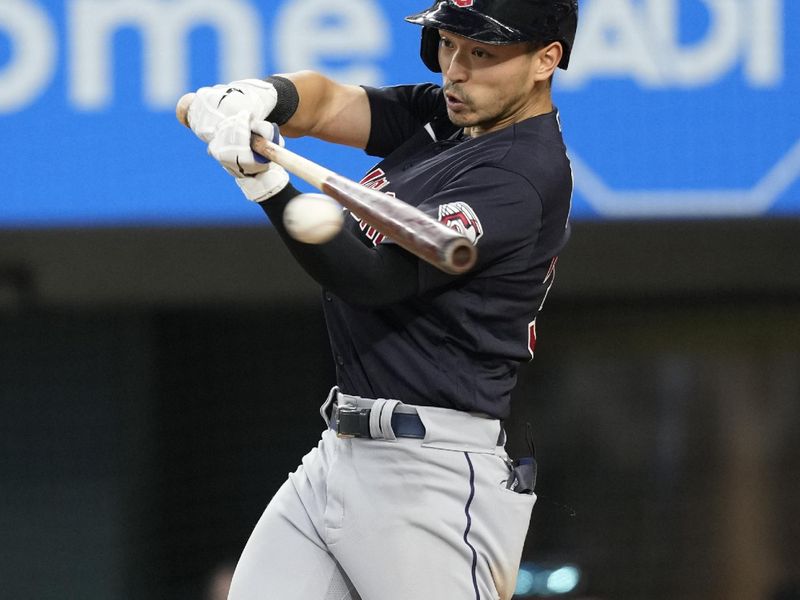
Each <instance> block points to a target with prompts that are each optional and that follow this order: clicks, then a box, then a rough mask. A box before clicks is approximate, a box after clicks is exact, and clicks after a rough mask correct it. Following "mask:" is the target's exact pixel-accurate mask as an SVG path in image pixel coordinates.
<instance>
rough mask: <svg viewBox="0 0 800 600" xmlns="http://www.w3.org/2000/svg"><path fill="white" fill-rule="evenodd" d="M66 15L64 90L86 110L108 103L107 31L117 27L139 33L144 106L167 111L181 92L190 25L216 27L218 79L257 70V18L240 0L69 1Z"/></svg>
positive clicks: (111, 75)
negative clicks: (67, 63)
mask: <svg viewBox="0 0 800 600" xmlns="http://www.w3.org/2000/svg"><path fill="white" fill-rule="evenodd" d="M69 19H70V20H69V34H70V44H71V45H70V49H71V52H70V60H71V63H70V95H71V98H72V100H73V102H74V103H75V104H76V105H77V106H78V107H79V108H82V109H85V110H92V109H98V108H103V107H104V106H107V105H108V104H110V102H111V88H112V84H113V81H114V73H113V69H112V58H113V53H114V50H113V36H114V34H115V33H116V32H117V31H118V30H120V29H121V28H123V27H137V28H138V29H140V30H141V35H142V40H143V48H144V65H145V74H144V97H145V104H146V105H148V106H149V107H150V108H153V109H166V108H172V107H173V106H174V105H175V100H176V99H177V98H178V97H179V96H180V95H181V94H182V93H184V92H185V91H186V88H187V86H188V68H189V59H188V56H187V48H188V34H189V32H190V31H191V30H192V29H193V28H195V27H199V26H203V25H209V26H211V27H213V28H214V29H215V30H216V31H217V33H218V35H219V37H220V52H221V55H222V56H221V61H222V64H221V68H220V74H221V77H222V79H223V80H224V81H230V80H233V79H241V78H245V77H258V76H260V75H261V68H262V60H261V58H262V45H261V38H262V35H261V34H262V29H261V19H260V15H259V14H258V12H257V11H256V10H255V9H254V8H253V6H252V4H251V3H250V2H247V1H245V0H73V2H72V3H71V10H70V13H69Z"/></svg>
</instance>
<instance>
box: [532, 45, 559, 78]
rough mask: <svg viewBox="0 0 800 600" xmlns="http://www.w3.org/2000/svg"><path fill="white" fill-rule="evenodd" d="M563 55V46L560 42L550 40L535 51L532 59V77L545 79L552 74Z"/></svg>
mask: <svg viewBox="0 0 800 600" xmlns="http://www.w3.org/2000/svg"><path fill="white" fill-rule="evenodd" d="M563 55H564V48H563V47H562V46H561V42H550V43H549V44H547V45H546V46H544V47H542V48H539V49H538V50H537V51H536V60H534V69H535V73H534V77H535V79H536V80H537V81H545V80H547V79H550V78H551V77H552V76H553V73H554V72H555V70H556V69H557V68H558V64H559V63H560V62H561V57H562V56H563Z"/></svg>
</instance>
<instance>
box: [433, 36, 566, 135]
mask: <svg viewBox="0 0 800 600" xmlns="http://www.w3.org/2000/svg"><path fill="white" fill-rule="evenodd" d="M439 35H440V36H441V40H440V42H439V65H440V66H441V68H442V79H443V88H444V93H445V99H446V102H447V114H448V116H449V117H450V120H451V121H452V122H453V123H454V124H455V125H457V126H459V127H465V128H469V129H470V134H471V135H473V136H475V135H481V134H483V133H488V132H490V131H496V130H498V129H502V128H503V127H507V126H508V125H511V124H512V123H516V122H518V121H521V120H523V119H526V118H528V117H531V116H534V115H536V114H541V113H542V112H549V111H550V110H552V105H550V103H549V102H550V101H549V95H548V96H547V97H546V98H543V95H542V94H541V93H538V90H539V89H540V88H541V87H542V86H541V85H540V86H539V87H536V83H537V82H538V81H543V77H542V75H541V72H542V69H541V64H540V61H541V56H540V54H541V52H531V51H530V46H529V45H528V44H525V43H522V44H509V45H502V46H501V45H491V44H483V43H481V42H476V41H474V40H470V39H469V38H465V37H462V36H459V35H456V34H454V33H450V32H448V31H442V30H440V31H439Z"/></svg>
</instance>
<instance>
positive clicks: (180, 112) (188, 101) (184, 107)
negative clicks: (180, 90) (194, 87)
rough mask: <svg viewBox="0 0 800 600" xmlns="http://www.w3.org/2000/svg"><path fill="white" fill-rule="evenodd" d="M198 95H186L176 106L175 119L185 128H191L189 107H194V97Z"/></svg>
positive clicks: (192, 93) (190, 93)
mask: <svg viewBox="0 0 800 600" xmlns="http://www.w3.org/2000/svg"><path fill="white" fill-rule="evenodd" d="M196 95H197V94H195V93H194V92H189V93H188V94H184V95H183V96H181V98H180V100H178V103H177V104H176V105H175V118H177V119H178V121H180V123H181V124H182V125H183V126H184V127H189V107H190V106H191V105H192V102H194V97H195V96H196Z"/></svg>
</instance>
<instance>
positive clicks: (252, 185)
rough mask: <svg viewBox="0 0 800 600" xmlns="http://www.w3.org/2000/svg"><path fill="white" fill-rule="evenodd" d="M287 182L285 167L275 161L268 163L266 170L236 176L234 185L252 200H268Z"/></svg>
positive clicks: (287, 175)
mask: <svg viewBox="0 0 800 600" xmlns="http://www.w3.org/2000/svg"><path fill="white" fill-rule="evenodd" d="M288 183H289V174H288V173H287V172H286V169H284V168H283V167H281V166H280V165H276V164H275V163H270V164H269V168H268V169H267V170H266V171H264V172H263V173H259V174H258V175H255V176H253V177H237V178H236V185H238V186H239V189H240V190H242V193H244V195H245V197H246V198H247V199H248V200H251V201H252V202H264V201H265V200H269V199H270V198H272V197H273V196H274V195H275V194H277V193H279V192H280V191H281V190H283V188H285V187H286V185H287V184H288Z"/></svg>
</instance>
